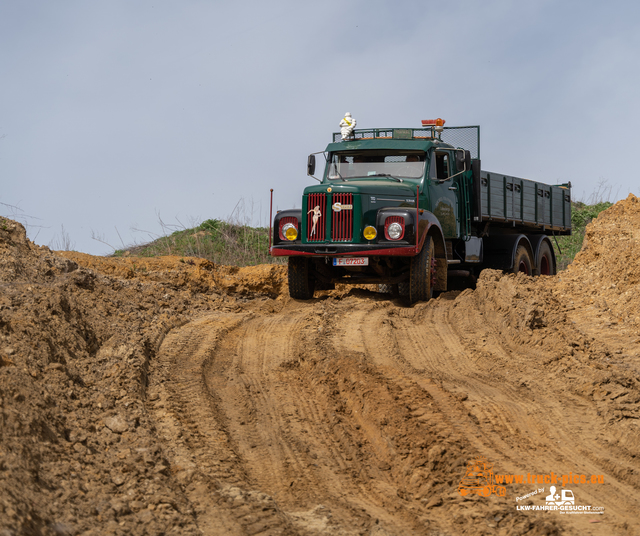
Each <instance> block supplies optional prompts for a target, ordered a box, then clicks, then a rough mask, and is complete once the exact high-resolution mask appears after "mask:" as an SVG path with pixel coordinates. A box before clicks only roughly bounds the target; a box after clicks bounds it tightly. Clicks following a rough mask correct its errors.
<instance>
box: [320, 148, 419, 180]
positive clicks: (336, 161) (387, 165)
mask: <svg viewBox="0 0 640 536" xmlns="http://www.w3.org/2000/svg"><path fill="white" fill-rule="evenodd" d="M424 163H425V153H423V152H415V151H414V152H408V151H402V152H399V151H363V152H349V153H333V154H332V155H331V160H330V161H329V172H328V175H327V176H328V178H329V179H331V180H334V179H338V180H340V179H343V180H347V179H354V178H366V177H394V178H396V179H401V178H403V179H419V178H420V177H422V175H423V174H424Z"/></svg>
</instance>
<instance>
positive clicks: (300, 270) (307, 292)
mask: <svg viewBox="0 0 640 536" xmlns="http://www.w3.org/2000/svg"><path fill="white" fill-rule="evenodd" d="M309 264H310V263H309V259H307V258H305V257H289V296H291V297H292V298H294V299H296V300H310V299H311V298H313V292H314V291H315V287H316V281H315V279H314V277H313V276H312V275H311V271H310V269H309Z"/></svg>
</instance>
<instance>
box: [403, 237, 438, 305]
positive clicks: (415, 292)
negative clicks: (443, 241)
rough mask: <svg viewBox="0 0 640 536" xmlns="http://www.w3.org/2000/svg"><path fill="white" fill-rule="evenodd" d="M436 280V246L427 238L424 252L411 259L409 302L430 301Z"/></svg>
mask: <svg viewBox="0 0 640 536" xmlns="http://www.w3.org/2000/svg"><path fill="white" fill-rule="evenodd" d="M435 278H436V268H435V246H434V244H433V239H432V238H431V237H430V236H427V238H426V240H425V241H424V246H423V247H422V251H421V252H420V253H419V254H418V255H416V256H415V257H413V258H412V259H411V270H410V278H409V302H410V303H416V302H418V301H428V300H430V299H431V298H432V297H433V287H434V286H435Z"/></svg>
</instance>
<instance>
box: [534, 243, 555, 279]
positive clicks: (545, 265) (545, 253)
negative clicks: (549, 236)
mask: <svg viewBox="0 0 640 536" xmlns="http://www.w3.org/2000/svg"><path fill="white" fill-rule="evenodd" d="M536 268H537V269H538V275H555V274H556V263H555V262H554V261H553V252H552V251H551V246H550V245H549V242H547V241H546V240H545V241H544V242H542V244H540V251H539V252H538V263H537V264H536Z"/></svg>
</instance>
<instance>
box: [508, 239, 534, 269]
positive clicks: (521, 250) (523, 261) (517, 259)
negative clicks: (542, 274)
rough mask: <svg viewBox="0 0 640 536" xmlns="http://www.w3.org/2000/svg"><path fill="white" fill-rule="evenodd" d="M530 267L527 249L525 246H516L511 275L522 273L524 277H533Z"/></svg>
mask: <svg viewBox="0 0 640 536" xmlns="http://www.w3.org/2000/svg"><path fill="white" fill-rule="evenodd" d="M532 266H533V263H532V262H531V255H529V251H528V250H527V248H526V247H525V246H518V249H516V254H515V256H514V258H513V270H512V271H513V273H514V274H517V273H520V272H522V273H523V274H525V275H533V270H532V269H531V267H532Z"/></svg>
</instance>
